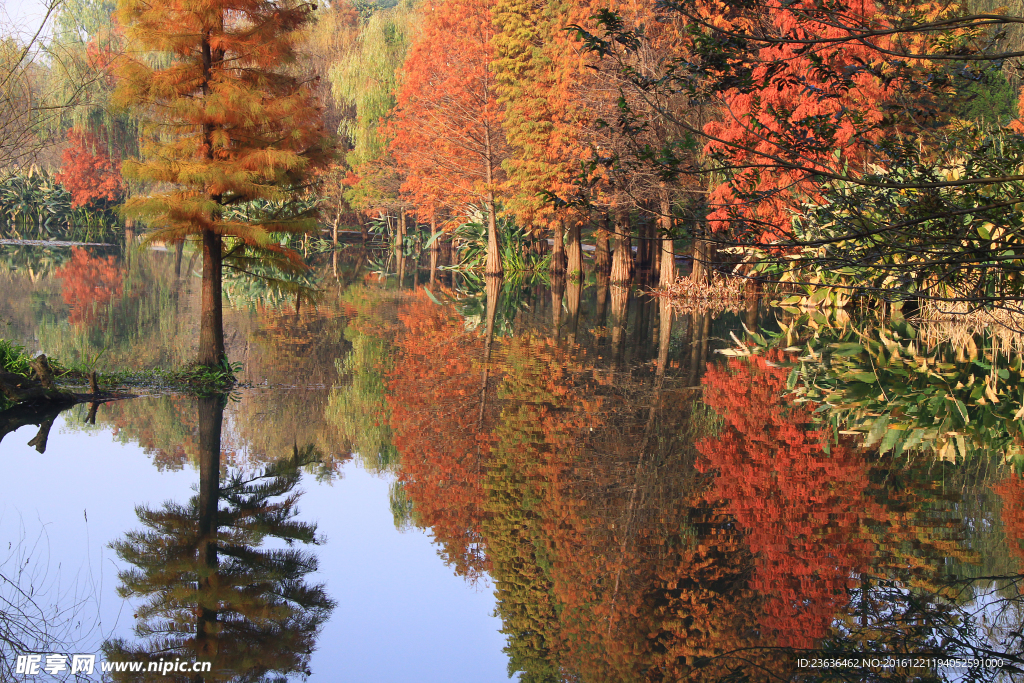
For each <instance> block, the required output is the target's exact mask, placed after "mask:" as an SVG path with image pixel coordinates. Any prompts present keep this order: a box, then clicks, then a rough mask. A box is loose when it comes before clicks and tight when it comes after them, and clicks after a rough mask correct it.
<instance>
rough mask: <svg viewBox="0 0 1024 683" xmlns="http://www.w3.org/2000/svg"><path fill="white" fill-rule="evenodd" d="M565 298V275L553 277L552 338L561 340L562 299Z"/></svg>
mask: <svg viewBox="0 0 1024 683" xmlns="http://www.w3.org/2000/svg"><path fill="white" fill-rule="evenodd" d="M563 296H565V273H564V272H563V273H552V275H551V327H552V333H553V334H552V336H553V337H554V338H555V339H559V338H560V336H561V335H560V333H561V331H562V297H563Z"/></svg>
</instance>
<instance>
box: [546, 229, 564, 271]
mask: <svg viewBox="0 0 1024 683" xmlns="http://www.w3.org/2000/svg"><path fill="white" fill-rule="evenodd" d="M562 228H563V226H562V221H560V220H556V221H553V222H552V223H551V241H552V242H553V246H552V247H551V269H550V270H551V275H552V278H553V277H554V276H556V275H564V274H565V236H564V234H563V230H562Z"/></svg>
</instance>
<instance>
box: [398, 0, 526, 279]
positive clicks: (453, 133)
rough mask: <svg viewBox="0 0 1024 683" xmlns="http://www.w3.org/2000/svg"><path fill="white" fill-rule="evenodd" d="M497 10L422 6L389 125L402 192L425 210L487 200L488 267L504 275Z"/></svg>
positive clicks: (461, 1)
mask: <svg viewBox="0 0 1024 683" xmlns="http://www.w3.org/2000/svg"><path fill="white" fill-rule="evenodd" d="M493 9H494V3H493V1H492V0H443V2H439V3H437V4H432V5H430V6H428V7H426V8H425V9H424V10H423V19H422V21H423V24H422V27H421V29H420V32H419V35H418V36H417V38H416V41H415V42H414V43H413V45H412V47H411V48H410V50H409V56H408V58H407V59H406V61H405V64H404V66H403V67H402V73H401V86H400V88H399V91H398V103H397V107H396V109H395V113H394V117H393V119H392V120H391V122H390V124H389V126H390V131H391V132H392V135H393V136H394V138H393V141H392V142H391V152H392V154H393V155H394V156H395V161H396V163H397V164H398V166H399V168H400V169H401V170H402V171H403V172H404V174H405V182H404V184H403V185H402V192H403V194H405V195H406V196H408V197H409V198H410V200H411V201H412V203H413V204H414V205H416V206H421V207H424V208H433V207H452V208H453V209H460V208H462V206H464V205H465V204H467V203H481V202H482V203H483V205H484V209H485V213H486V221H487V263H486V266H485V272H486V273H487V274H488V275H501V274H502V272H503V269H502V264H501V254H500V251H499V249H500V246H499V240H498V227H497V218H496V216H495V210H496V209H495V203H496V193H497V191H498V184H499V183H500V182H501V181H502V178H503V170H502V167H501V163H502V161H503V160H504V159H505V158H506V156H507V154H508V152H507V145H506V142H505V136H504V132H503V131H502V128H501V123H500V117H501V110H500V107H499V105H498V98H497V90H496V83H495V79H494V74H493V73H492V69H491V62H492V61H493V59H494V45H493V38H494V34H495V29H494V26H493V20H494V16H493Z"/></svg>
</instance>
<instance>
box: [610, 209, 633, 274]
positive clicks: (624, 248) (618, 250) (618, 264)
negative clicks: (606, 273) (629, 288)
mask: <svg viewBox="0 0 1024 683" xmlns="http://www.w3.org/2000/svg"><path fill="white" fill-rule="evenodd" d="M632 279H633V245H632V242H631V240H630V238H629V212H628V211H625V210H619V211H617V212H616V215H615V253H614V254H613V255H612V279H611V281H612V284H613V285H615V284H619V285H621V284H628V283H629V282H630V281H631V280H632Z"/></svg>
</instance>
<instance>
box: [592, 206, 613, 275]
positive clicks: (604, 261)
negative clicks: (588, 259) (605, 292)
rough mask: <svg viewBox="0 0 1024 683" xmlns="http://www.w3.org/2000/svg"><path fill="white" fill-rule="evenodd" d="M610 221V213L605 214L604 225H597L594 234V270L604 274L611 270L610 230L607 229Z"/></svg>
mask: <svg viewBox="0 0 1024 683" xmlns="http://www.w3.org/2000/svg"><path fill="white" fill-rule="evenodd" d="M610 223H611V214H605V219H604V225H601V226H600V227H598V229H597V234H596V235H595V236H594V245H595V247H596V250H595V252H594V270H595V271H597V272H598V273H604V274H605V275H607V274H608V273H610V272H612V255H611V252H610V251H609V249H608V238H609V236H610V235H611V232H612V231H611V230H609V229H608V226H609V224H610Z"/></svg>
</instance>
